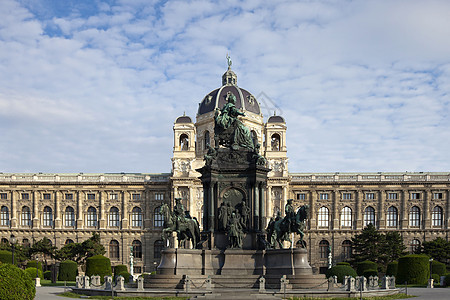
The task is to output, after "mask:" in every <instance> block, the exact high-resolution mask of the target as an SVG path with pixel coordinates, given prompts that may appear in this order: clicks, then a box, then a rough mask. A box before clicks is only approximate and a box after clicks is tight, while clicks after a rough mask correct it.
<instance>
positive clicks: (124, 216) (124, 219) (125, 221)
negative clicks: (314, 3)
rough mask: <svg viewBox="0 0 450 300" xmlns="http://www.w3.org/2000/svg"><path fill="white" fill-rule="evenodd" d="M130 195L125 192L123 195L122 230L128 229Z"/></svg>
mask: <svg viewBox="0 0 450 300" xmlns="http://www.w3.org/2000/svg"><path fill="white" fill-rule="evenodd" d="M129 199H130V193H129V192H128V191H125V192H123V193H122V229H128V202H129Z"/></svg>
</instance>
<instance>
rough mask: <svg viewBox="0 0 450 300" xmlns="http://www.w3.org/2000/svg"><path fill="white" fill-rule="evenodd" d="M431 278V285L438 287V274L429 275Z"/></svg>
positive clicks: (439, 280)
mask: <svg viewBox="0 0 450 300" xmlns="http://www.w3.org/2000/svg"><path fill="white" fill-rule="evenodd" d="M431 278H433V279H434V281H433V285H434V286H437V285H440V283H441V276H439V274H431Z"/></svg>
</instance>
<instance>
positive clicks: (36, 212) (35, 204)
mask: <svg viewBox="0 0 450 300" xmlns="http://www.w3.org/2000/svg"><path fill="white" fill-rule="evenodd" d="M32 197H33V228H39V227H40V222H39V209H38V207H39V206H38V202H39V200H38V197H39V196H38V195H37V192H36V191H33V192H32Z"/></svg>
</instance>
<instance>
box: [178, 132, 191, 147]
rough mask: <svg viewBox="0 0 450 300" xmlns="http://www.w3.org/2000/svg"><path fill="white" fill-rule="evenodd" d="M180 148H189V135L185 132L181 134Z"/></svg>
mask: <svg viewBox="0 0 450 300" xmlns="http://www.w3.org/2000/svg"><path fill="white" fill-rule="evenodd" d="M180 148H181V150H183V151H185V150H189V137H188V136H187V134H185V133H183V134H182V135H180Z"/></svg>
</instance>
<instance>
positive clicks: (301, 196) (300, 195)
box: [297, 193, 306, 200]
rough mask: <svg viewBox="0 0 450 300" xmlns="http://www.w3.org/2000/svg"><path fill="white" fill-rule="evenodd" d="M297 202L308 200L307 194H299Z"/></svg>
mask: <svg viewBox="0 0 450 300" xmlns="http://www.w3.org/2000/svg"><path fill="white" fill-rule="evenodd" d="M297 200H306V194H305V193H298V194H297Z"/></svg>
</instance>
